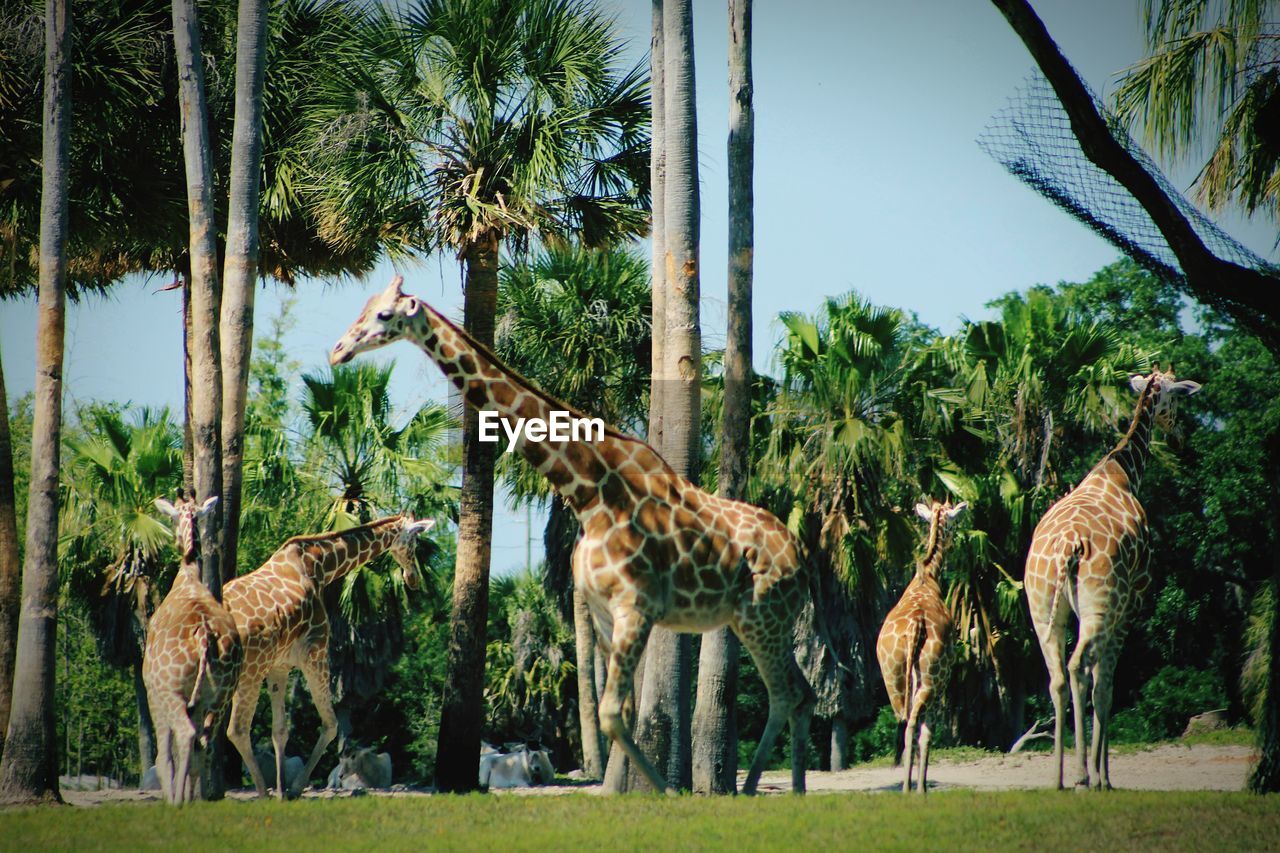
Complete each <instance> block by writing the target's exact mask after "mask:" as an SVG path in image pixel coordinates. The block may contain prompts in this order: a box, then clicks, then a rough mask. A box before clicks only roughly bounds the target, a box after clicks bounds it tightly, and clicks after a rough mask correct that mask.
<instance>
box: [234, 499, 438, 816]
mask: <svg viewBox="0 0 1280 853" xmlns="http://www.w3.org/2000/svg"><path fill="white" fill-rule="evenodd" d="M434 524H435V522H434V521H432V520H429V519H428V520H425V521H416V520H414V519H413V518H410V517H408V516H405V515H393V516H389V517H387V518H382V519H379V520H377V521H374V522H371V523H369V524H364V525H360V526H359V527H352V528H349V529H347V530H340V531H337V532H335V533H321V534H316V535H312V536H295V537H293V538H292V539H289V540H288V541H287V542H285V543H284V544H283V545H281V546H280V548H278V549H277V550H276V552H275V553H274V554H272V555H271V556H270V557H269V558H268V559H267V561H266V562H265V563H263V564H262V566H260V567H259V568H257V569H255V570H254V571H252V572H250V573H249V574H247V575H241V576H240V577H238V578H236V579H235V580H232V581H229V582H228V583H227V585H226V586H225V587H223V590H222V600H223V602H224V603H225V604H226V606H227V610H229V611H230V612H231V616H232V618H233V619H235V624H236V627H237V628H238V629H239V631H240V636H241V638H242V639H243V641H244V670H243V672H242V673H241V675H240V681H239V684H238V685H237V687H236V690H235V697H234V699H233V700H232V703H231V721H230V723H229V724H228V726H227V736H228V737H229V738H230V740H231V742H232V743H233V744H235V747H236V749H237V750H238V751H239V753H240V757H241V758H242V759H243V760H244V763H245V766H246V767H248V768H249V775H250V776H252V777H253V785H254V787H255V788H256V789H257V791H258V796H265V795H266V793H267V784H266V780H265V778H264V777H263V775H262V769H261V767H259V766H258V760H257V758H255V757H254V754H253V743H252V741H251V740H250V738H249V728H250V725H251V724H252V723H253V713H254V711H255V710H257V707H258V691H259V688H260V687H261V685H262V682H263V680H264V679H265V680H266V682H267V692H268V694H269V696H270V699H271V741H272V745H273V746H274V747H275V756H276V767H275V771H276V772H275V780H276V785H275V790H276V796H277V797H278V798H280V799H284V798H285V796H286V795H287V796H289V797H296V796H298V795H299V794H301V793H302V789H303V788H304V787H305V786H306V784H307V781H308V780H309V779H310V778H311V773H312V771H314V770H315V767H316V763H317V762H319V760H320V758H321V756H323V755H324V751H325V749H327V748H328V746H329V744H330V743H332V742H333V739H334V737H336V736H337V733H338V719H337V716H336V715H335V714H334V712H333V699H332V696H331V694H330V686H329V617H328V614H327V613H326V612H325V606H324V599H323V594H324V589H325V587H327V586H328V585H329V584H331V583H334V582H335V581H338V580H340V579H341V578H343V577H344V576H346V575H347V574H348V573H349V572H351V571H352V570H353V569H356V568H358V567H359V566H362V565H364V564H365V563H367V562H369V561H370V560H373V559H375V558H376V557H378V556H380V555H381V554H383V553H384V552H386V551H390V552H391V555H392V557H394V558H395V561H396V562H397V563H398V564H399V565H400V568H401V570H402V571H403V572H404V580H405V584H406V585H407V586H408V587H409V588H410V589H415V588H417V586H418V571H417V563H416V561H415V559H414V547H415V541H416V540H417V538H418V536H419V535H420V534H422V533H425V532H426V531H428V530H430V529H431V527H432V526H433V525H434ZM295 668H296V669H300V670H302V675H303V678H304V679H306V682H307V689H308V690H309V691H310V692H311V701H312V702H314V703H315V706H316V711H317V712H318V713H319V715H320V725H321V731H320V737H319V739H318V740H317V741H316V745H315V747H314V748H313V749H312V750H311V757H310V758H309V759H308V760H307V764H306V767H305V768H304V769H303V772H301V773H299V774H297V776H295V777H293V783H292V785H291V786H290V785H287V784H286V777H285V769H284V760H285V754H284V749H285V744H286V743H287V742H288V740H289V719H288V717H287V716H286V714H285V707H284V701H285V688H286V687H287V686H288V683H289V673H290V672H292V671H293V670H294V669H295Z"/></svg>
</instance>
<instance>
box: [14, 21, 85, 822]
mask: <svg viewBox="0 0 1280 853" xmlns="http://www.w3.org/2000/svg"><path fill="white" fill-rule="evenodd" d="M70 6H71V4H70V2H69V0H46V3H45V42H44V43H45V66H44V151H43V159H44V162H43V166H42V171H43V178H42V184H41V188H40V285H39V294H38V301H39V314H38V316H37V319H36V381H35V410H34V421H33V423H32V430H31V491H30V501H29V503H28V505H27V547H26V563H25V565H24V566H23V568H22V597H23V601H22V610H21V614H20V616H19V621H18V649H17V658H16V664H15V670H14V678H13V705H12V707H11V709H10V714H9V729H8V734H7V736H6V737H5V747H4V757H3V759H2V760H0V802H6V803H14V802H62V796H61V794H60V793H59V791H58V745H57V726H56V715H57V708H56V707H55V704H54V685H55V681H56V675H57V673H56V669H55V667H56V664H57V642H58V464H59V457H60V452H61V446H62V359H63V352H64V350H63V332H64V329H65V319H66V318H65V309H66V278H67V166H68V163H67V160H68V148H69V145H68V141H69V138H70V130H71V8H70Z"/></svg>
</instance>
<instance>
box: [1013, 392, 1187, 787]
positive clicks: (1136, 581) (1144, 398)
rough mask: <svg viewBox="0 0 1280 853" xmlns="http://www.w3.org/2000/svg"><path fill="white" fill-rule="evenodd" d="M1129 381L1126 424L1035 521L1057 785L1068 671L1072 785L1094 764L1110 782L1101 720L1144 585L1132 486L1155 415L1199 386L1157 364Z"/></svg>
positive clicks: (1145, 554) (1033, 599)
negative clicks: (1072, 618)
mask: <svg viewBox="0 0 1280 853" xmlns="http://www.w3.org/2000/svg"><path fill="white" fill-rule="evenodd" d="M1129 384H1130V387H1131V388H1132V389H1133V390H1134V391H1135V392H1136V393H1137V394H1138V403H1137V406H1136V407H1135V409H1134V413H1133V421H1132V423H1131V424H1130V426H1129V430H1128V432H1126V433H1125V435H1124V436H1123V437H1122V438H1121V439H1120V442H1119V443H1118V444H1117V445H1116V446H1115V448H1114V449H1113V450H1112V451H1111V452H1110V453H1108V454H1107V455H1106V456H1104V457H1102V460H1101V461H1100V462H1099V463H1098V464H1097V465H1095V466H1094V467H1093V470H1091V471H1090V472H1089V473H1088V474H1087V475H1086V476H1085V478H1084V479H1083V480H1082V481H1081V482H1080V485H1078V486H1076V488H1075V489H1074V490H1073V491H1071V492H1070V493H1068V494H1067V495H1066V496H1065V497H1063V498H1062V499H1061V500H1059V501H1058V502H1057V503H1055V504H1054V505H1053V506H1051V507H1050V508H1049V511H1048V512H1046V513H1045V514H1044V517H1043V518H1041V519H1040V523H1039V524H1037V525H1036V529H1035V533H1034V534H1033V535H1032V538H1031V547H1030V550H1029V552H1028V554H1027V562H1026V571H1025V573H1024V577H1023V585H1024V587H1025V589H1026V593H1027V604H1028V605H1029V607H1030V610H1031V621H1032V623H1033V624H1034V625H1035V629H1036V636H1037V638H1038V639H1039V640H1040V650H1041V652H1043V654H1044V661H1045V665H1046V666H1047V667H1048V669H1049V693H1050V696H1051V698H1052V699H1053V713H1054V730H1053V751H1054V758H1055V762H1056V766H1057V786H1058V788H1059V789H1061V788H1062V762H1063V756H1062V751H1063V744H1062V734H1063V725H1064V716H1063V714H1064V708H1063V706H1064V705H1065V704H1066V701H1067V683H1068V676H1069V678H1070V685H1071V704H1072V707H1073V709H1074V712H1075V741H1076V743H1075V747H1076V758H1077V764H1078V769H1079V776H1078V778H1077V782H1076V784H1077V785H1079V786H1082V787H1084V788H1088V787H1089V778H1090V776H1089V764H1090V763H1092V767H1093V780H1094V782H1095V783H1096V785H1097V787H1098V788H1110V787H1111V780H1110V775H1109V773H1108V767H1107V747H1108V744H1107V725H1108V722H1109V720H1110V716H1111V686H1112V676H1113V674H1114V673H1115V666H1116V658H1117V657H1118V656H1119V654H1120V649H1121V647H1122V646H1123V645H1124V638H1125V634H1126V633H1127V632H1128V629H1129V624H1128V621H1129V619H1130V618H1131V617H1132V616H1133V615H1134V614H1135V613H1136V612H1137V611H1138V608H1139V606H1140V604H1141V601H1142V598H1143V595H1144V593H1145V592H1146V591H1147V588H1148V587H1149V586H1150V585H1151V572H1150V567H1149V563H1150V556H1151V555H1150V538H1149V534H1148V531H1147V516H1146V511H1145V510H1144V509H1143V508H1142V504H1141V503H1139V502H1138V497H1137V491H1138V486H1139V483H1140V482H1141V480H1142V472H1143V468H1144V467H1145V466H1146V462H1147V457H1148V455H1149V451H1150V444H1151V435H1152V431H1153V429H1154V427H1155V426H1156V425H1157V423H1159V424H1160V425H1162V426H1167V425H1170V424H1171V423H1172V421H1171V418H1172V415H1173V410H1174V407H1175V403H1176V400H1177V398H1178V397H1183V396H1189V395H1191V394H1194V393H1196V392H1197V391H1199V390H1200V385H1199V384H1198V383H1196V382H1191V381H1190V380H1183V381H1177V380H1175V379H1174V376H1173V369H1172V368H1170V369H1169V372H1168V373H1161V372H1160V371H1159V370H1155V371H1153V372H1152V373H1151V375H1149V376H1132V377H1130V380H1129ZM1071 611H1074V612H1075V614H1076V617H1077V619H1078V622H1079V626H1078V629H1077V632H1076V634H1077V638H1076V643H1075V649H1074V651H1073V652H1072V654H1071V658H1070V660H1068V659H1067V620H1068V618H1069V615H1070V612H1071ZM1091 683H1092V700H1093V741H1092V744H1091V746H1090V750H1089V759H1088V761H1086V756H1085V748H1084V714H1085V703H1086V701H1088V700H1089V698H1090V696H1089V693H1090V684H1091Z"/></svg>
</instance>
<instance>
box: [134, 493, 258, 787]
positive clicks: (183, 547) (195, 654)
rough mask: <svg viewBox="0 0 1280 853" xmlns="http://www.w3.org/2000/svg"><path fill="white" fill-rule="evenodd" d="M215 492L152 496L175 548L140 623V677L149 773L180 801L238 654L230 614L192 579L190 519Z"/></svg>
mask: <svg viewBox="0 0 1280 853" xmlns="http://www.w3.org/2000/svg"><path fill="white" fill-rule="evenodd" d="M217 500H218V499H217V498H216V497H214V498H209V499H208V500H207V501H205V502H204V504H202V505H201V506H199V507H197V506H196V504H195V502H194V501H192V500H190V499H187V498H184V497H182V496H179V498H178V501H177V503H176V504H175V503H170V502H169V501H167V500H165V499H163V498H156V501H155V506H156V509H158V510H160V511H161V512H163V513H164V514H165V515H167V516H169V517H170V518H171V519H173V535H174V542H175V543H176V544H177V546H178V553H179V554H180V555H181V564H180V566H179V568H178V575H177V577H176V578H174V581H173V587H172V588H171V589H170V590H169V594H168V595H167V596H165V599H164V601H162V602H161V603H160V606H159V607H158V608H156V612H155V615H154V616H152V617H151V622H150V624H149V626H148V628H147V642H146V648H145V651H144V653H143V658H142V682H143V684H144V685H145V686H146V689H147V704H148V706H149V707H150V709H151V719H152V721H153V722H154V724H155V732H156V775H157V776H159V778H160V790H161V793H162V795H163V796H164V799H165V801H166V802H169V803H174V804H176V805H182V804H183V803H189V802H191V801H192V800H194V799H195V798H196V796H197V795H198V784H197V780H198V779H199V778H200V774H201V770H202V769H203V763H204V756H205V753H206V750H207V748H208V745H209V738H210V736H211V735H212V734H213V733H214V732H215V731H217V728H218V726H219V725H220V724H221V723H222V721H223V720H224V719H225V718H226V714H227V706H228V705H229V704H230V703H231V696H232V694H233V693H234V692H235V688H236V682H237V680H238V679H239V677H240V668H241V664H242V662H243V649H242V647H241V643H240V634H239V632H237V631H236V625H235V622H234V621H233V620H232V618H231V614H229V613H228V612H227V610H226V608H224V607H223V606H222V605H221V604H219V603H218V602H217V600H216V599H215V598H214V597H213V595H212V594H211V593H210V592H209V588H208V587H206V586H205V585H204V582H203V581H202V580H201V579H200V535H199V533H198V532H197V530H198V528H197V520H198V519H199V518H201V517H203V516H205V515H207V514H208V513H209V511H210V510H211V509H213V506H214V504H215V503H216V502H217Z"/></svg>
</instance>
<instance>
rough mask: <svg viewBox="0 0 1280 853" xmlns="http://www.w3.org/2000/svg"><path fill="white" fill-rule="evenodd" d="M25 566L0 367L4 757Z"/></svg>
mask: <svg viewBox="0 0 1280 853" xmlns="http://www.w3.org/2000/svg"><path fill="white" fill-rule="evenodd" d="M21 571H22V564H21V562H20V560H19V556H18V505H17V501H16V499H15V497H14V486H13V442H12V438H11V436H10V434H9V399H8V396H7V395H6V393H5V384H4V367H3V366H2V365H0V755H3V754H4V735H5V732H6V731H8V729H9V705H10V703H11V702H12V700H13V657H14V653H15V652H16V651H17V648H18V602H19V599H20V596H21V592H22V587H21V584H20V582H19V579H20V577H21V575H20V573H21Z"/></svg>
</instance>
